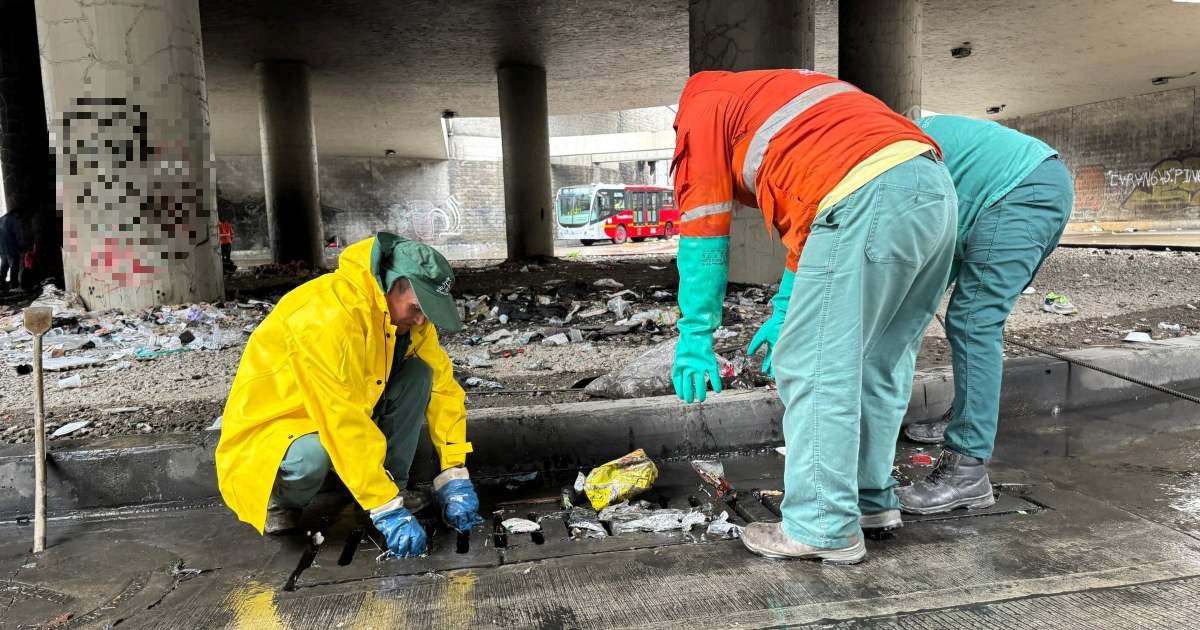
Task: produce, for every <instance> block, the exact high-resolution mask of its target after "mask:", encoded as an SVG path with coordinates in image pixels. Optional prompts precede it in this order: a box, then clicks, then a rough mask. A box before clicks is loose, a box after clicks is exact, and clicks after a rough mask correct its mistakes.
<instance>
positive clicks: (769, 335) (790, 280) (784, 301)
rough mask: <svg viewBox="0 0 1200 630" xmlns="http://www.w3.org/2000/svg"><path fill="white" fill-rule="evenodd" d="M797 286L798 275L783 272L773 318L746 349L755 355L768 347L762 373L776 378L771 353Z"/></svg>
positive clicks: (774, 298) (764, 324)
mask: <svg viewBox="0 0 1200 630" xmlns="http://www.w3.org/2000/svg"><path fill="white" fill-rule="evenodd" d="M795 284H796V274H795V273H793V272H792V271H791V270H790V269H784V270H783V278H781V279H780V280H779V292H778V293H776V294H775V297H773V298H771V305H772V310H771V317H769V318H767V321H765V322H763V325H762V326H761V327H760V328H759V329H758V332H757V333H755V334H754V338H753V339H751V340H750V346H749V347H747V348H746V354H748V355H749V354H754V353H755V352H758V349H759V348H761V347H763V346H764V345H766V346H767V356H766V357H765V358H763V364H762V373H763V374H766V375H767V376H770V377H771V378H775V367H774V365H772V363H771V353H772V351H774V350H775V344H776V343H778V342H779V331H781V330H783V320H785V319H787V310H788V303H789V302H791V300H792V286H793V285H795Z"/></svg>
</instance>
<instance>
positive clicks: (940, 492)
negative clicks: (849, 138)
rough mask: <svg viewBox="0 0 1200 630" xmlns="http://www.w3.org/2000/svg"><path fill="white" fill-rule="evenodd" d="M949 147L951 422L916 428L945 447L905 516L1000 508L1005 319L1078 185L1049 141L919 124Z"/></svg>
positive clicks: (951, 123) (965, 122)
mask: <svg viewBox="0 0 1200 630" xmlns="http://www.w3.org/2000/svg"><path fill="white" fill-rule="evenodd" d="M917 125H918V126H920V127H921V128H922V129H923V130H924V131H925V132H926V133H927V134H929V135H930V137H932V138H933V139H934V140H936V141H937V143H938V145H939V146H941V148H942V152H943V155H944V159H945V162H946V167H947V168H948V169H949V170H950V176H951V177H952V178H953V179H954V186H955V189H956V190H957V192H958V211H959V218H958V239H957V244H956V249H955V260H954V271H953V272H952V274H951V281H952V282H956V285H955V288H954V293H953V294H952V295H951V297H950V304H949V307H948V308H947V310H946V337H947V340H948V341H949V342H950V350H951V356H952V360H953V363H954V403H953V406H952V408H951V411H950V412H949V413H948V415H947V417H943V418H942V419H941V420H938V421H935V422H931V423H923V424H917V425H912V426H910V427H908V429H907V430H906V431H905V435H907V436H908V437H909V438H910V439H913V440H915V441H918V442H924V443H938V442H942V441H943V440H944V442H945V446H944V448H943V450H942V455H941V458H940V459H939V461H938V464H937V466H936V467H935V468H934V469H933V471H931V472H930V474H929V476H928V477H927V478H926V479H924V480H922V481H918V482H916V483H914V484H913V485H911V486H908V487H905V488H900V489H898V490H897V495H898V496H899V498H900V507H901V509H902V510H903V511H905V512H909V513H915V514H937V513H940V512H946V511H949V510H952V509H955V508H959V507H967V508H982V507H988V506H990V505H992V504H993V503H994V499H993V498H992V486H991V481H990V479H989V478H988V473H987V460H988V459H989V458H990V457H991V456H992V448H993V446H994V445H995V441H996V428H997V424H998V421H999V415H1000V380H1001V374H1002V372H1003V367H1004V358H1003V349H1002V344H1003V338H1004V323H1005V320H1006V319H1007V318H1008V314H1009V313H1010V312H1012V309H1013V306H1014V305H1015V304H1016V301H1017V298H1018V297H1020V295H1021V292H1022V291H1023V290H1024V289H1025V288H1026V287H1027V286H1029V284H1030V282H1031V281H1032V280H1033V277H1034V275H1036V274H1037V270H1038V268H1039V267H1041V265H1042V262H1043V261H1044V260H1045V259H1046V257H1047V256H1048V255H1049V254H1050V252H1052V251H1054V248H1055V247H1056V246H1057V245H1058V240H1059V238H1060V237H1061V236H1062V233H1063V229H1064V228H1065V227H1066V224H1067V219H1068V218H1070V216H1071V208H1072V206H1073V204H1074V185H1073V184H1072V181H1071V174H1070V172H1069V171H1068V170H1067V167H1066V166H1065V165H1064V164H1063V163H1062V162H1061V161H1060V160H1059V159H1058V154H1057V152H1055V150H1054V149H1053V148H1051V147H1050V146H1048V145H1047V144H1046V143H1044V142H1042V141H1040V140H1038V139H1036V138H1032V137H1030V136H1027V135H1025V134H1022V133H1020V132H1017V131H1015V130H1012V129H1009V128H1007V127H1004V126H1002V125H1000V124H997V123H994V122H991V121H986V120H976V119H972V118H964V117H961V116H934V117H930V118H923V119H921V120H918V121H917Z"/></svg>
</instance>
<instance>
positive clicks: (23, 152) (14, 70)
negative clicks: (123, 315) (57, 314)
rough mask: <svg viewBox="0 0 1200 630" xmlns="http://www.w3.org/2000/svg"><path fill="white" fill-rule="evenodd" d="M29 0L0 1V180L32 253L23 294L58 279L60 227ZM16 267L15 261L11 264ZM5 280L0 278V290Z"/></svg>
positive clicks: (10, 207)
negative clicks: (31, 267)
mask: <svg viewBox="0 0 1200 630" xmlns="http://www.w3.org/2000/svg"><path fill="white" fill-rule="evenodd" d="M39 64H40V60H39V58H38V39H37V18H36V16H35V13H34V6H33V0H0V174H2V175H3V177H4V182H3V190H4V196H5V203H4V205H5V207H6V208H7V212H9V213H11V214H12V215H13V216H14V217H15V218H16V220H17V221H19V222H20V224H21V228H22V231H23V233H24V235H25V238H26V244H27V245H30V246H32V244H33V243H36V244H37V247H36V260H35V262H34V268H33V269H32V270H31V271H29V272H27V273H22V274H21V277H20V280H21V283H22V284H23V285H25V286H26V287H27V288H28V287H32V286H36V284H37V282H38V281H40V280H41V279H43V278H47V277H56V276H60V275H61V274H62V222H61V221H60V220H59V219H58V216H57V214H56V213H55V211H54V200H53V199H52V198H51V194H50V191H52V190H54V183H53V182H54V169H53V167H52V166H51V163H50V160H49V155H50V154H49V146H50V135H49V133H48V131H47V128H46V101H45V97H44V95H43V93H42V74H41V66H40V65H39ZM16 264H17V265H18V269H19V268H20V267H19V265H20V264H21V261H20V260H17V261H16ZM6 280H7V278H0V284H2V283H4V282H5V281H6Z"/></svg>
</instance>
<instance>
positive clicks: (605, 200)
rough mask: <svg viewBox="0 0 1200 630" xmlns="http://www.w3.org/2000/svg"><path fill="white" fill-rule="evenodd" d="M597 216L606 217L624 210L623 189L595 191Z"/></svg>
mask: <svg viewBox="0 0 1200 630" xmlns="http://www.w3.org/2000/svg"><path fill="white" fill-rule="evenodd" d="M596 208H597V212H596V214H597V218H599V219H607V218H608V217H610V216H612V215H614V214H617V213H618V212H623V211H624V210H625V191H623V190H601V191H599V192H598V193H596Z"/></svg>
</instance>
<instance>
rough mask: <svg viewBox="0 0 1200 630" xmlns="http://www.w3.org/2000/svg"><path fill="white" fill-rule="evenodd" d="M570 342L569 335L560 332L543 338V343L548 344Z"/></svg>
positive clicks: (554, 344)
mask: <svg viewBox="0 0 1200 630" xmlns="http://www.w3.org/2000/svg"><path fill="white" fill-rule="evenodd" d="M569 343H571V338H570V337H568V336H567V335H566V334H565V333H558V334H557V335H550V336H549V337H546V338H545V339H543V340H542V344H543V345H547V346H565V345H567V344H569Z"/></svg>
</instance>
